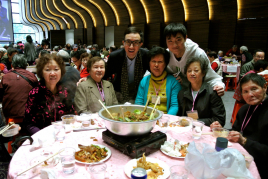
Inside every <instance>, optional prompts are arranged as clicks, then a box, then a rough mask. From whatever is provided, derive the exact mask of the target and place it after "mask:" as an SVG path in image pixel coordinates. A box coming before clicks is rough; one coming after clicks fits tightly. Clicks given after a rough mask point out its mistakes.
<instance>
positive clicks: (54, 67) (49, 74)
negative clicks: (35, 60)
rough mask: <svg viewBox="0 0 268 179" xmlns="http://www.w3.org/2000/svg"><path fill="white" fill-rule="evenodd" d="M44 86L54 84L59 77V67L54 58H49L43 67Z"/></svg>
mask: <svg viewBox="0 0 268 179" xmlns="http://www.w3.org/2000/svg"><path fill="white" fill-rule="evenodd" d="M43 76H44V79H45V83H46V86H50V85H56V84H57V83H58V82H59V81H60V79H61V69H60V66H59V65H58V64H57V62H56V61H55V60H53V59H52V60H50V61H49V62H48V63H47V64H46V65H45V67H44V68H43Z"/></svg>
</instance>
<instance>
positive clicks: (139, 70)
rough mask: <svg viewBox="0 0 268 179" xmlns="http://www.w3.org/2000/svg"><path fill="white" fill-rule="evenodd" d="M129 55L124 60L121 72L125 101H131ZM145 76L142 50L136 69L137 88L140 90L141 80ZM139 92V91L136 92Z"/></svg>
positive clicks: (122, 91) (135, 80)
mask: <svg viewBox="0 0 268 179" xmlns="http://www.w3.org/2000/svg"><path fill="white" fill-rule="evenodd" d="M127 70H128V69H127V57H125V60H124V62H123V66H122V74H121V93H122V96H123V100H124V101H129V90H128V71H127ZM142 78H143V67H142V58H141V53H140V51H139V52H138V54H137V58H136V62H135V69H134V83H135V89H136V90H137V91H138V87H139V84H140V81H141V80H142ZM136 93H137V92H136Z"/></svg>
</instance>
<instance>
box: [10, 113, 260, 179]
mask: <svg viewBox="0 0 268 179" xmlns="http://www.w3.org/2000/svg"><path fill="white" fill-rule="evenodd" d="M165 115H166V114H165ZM168 116H169V117H170V120H176V119H177V116H171V115H168ZM94 120H96V121H99V122H100V125H103V119H100V118H99V117H96V119H94ZM101 122H102V123H101ZM51 129H53V130H54V127H53V126H52V125H51V126H48V127H46V128H44V129H42V130H41V131H39V132H37V133H36V134H34V135H33V138H34V137H36V136H37V135H39V136H42V137H44V136H46V134H47V133H48V132H49V131H50V130H51ZM104 130H105V129H102V130H98V131H96V130H92V131H83V132H70V133H66V136H65V139H64V140H63V141H62V142H60V141H55V142H53V143H52V144H51V145H50V146H49V148H50V149H51V150H52V151H53V152H54V153H55V152H58V151H59V150H60V149H62V148H64V147H74V146H76V145H78V144H81V143H82V144H84V143H88V144H101V145H104V146H107V147H108V148H109V149H110V150H111V152H112V155H111V157H110V158H109V159H108V160H107V161H105V163H106V165H107V170H106V174H105V175H106V178H110V179H117V178H118V179H124V178H128V177H127V176H126V175H125V173H124V165H125V164H126V163H127V162H128V161H130V160H131V158H130V157H129V156H127V155H125V154H123V153H121V152H120V151H119V150H117V149H115V148H113V147H111V146H109V145H108V144H106V143H105V142H104V141H103V140H102V132H103V131H104ZM158 130H160V131H161V130H163V128H160V127H159V126H157V125H156V126H155V128H154V129H153V131H152V132H155V131H158ZM165 132H166V134H167V140H169V139H171V138H173V139H174V138H176V139H178V140H180V141H185V142H191V141H193V139H192V137H191V130H189V131H187V132H182V133H179V132H180V131H178V130H173V129H171V130H166V131H165ZM203 132H210V128H209V127H206V126H205V127H204V128H203ZM91 137H95V138H96V139H97V140H98V141H93V139H91ZM195 142H197V143H208V144H210V145H212V146H213V147H214V146H215V138H214V137H213V136H211V135H202V136H201V138H200V139H199V140H195ZM231 147H232V148H235V149H237V150H239V151H240V152H244V153H247V152H246V151H245V149H244V148H243V147H242V146H240V144H237V143H233V145H232V146H231ZM31 148H32V146H31V145H29V143H28V141H26V142H25V143H24V144H23V145H22V146H21V147H20V148H19V149H18V150H17V152H16V153H15V154H14V156H13V157H12V160H11V162H10V166H9V173H8V178H10V179H13V178H16V176H17V174H18V173H19V172H21V171H23V170H25V169H27V168H28V167H30V164H29V163H30V161H31V160H32V159H33V158H35V157H37V156H40V154H41V151H42V148H40V149H37V150H34V151H30V149H31ZM147 157H152V158H157V159H159V160H162V161H164V162H166V164H167V165H168V166H170V167H171V166H173V165H184V159H175V158H172V157H169V156H167V155H165V154H163V153H162V152H161V151H160V150H159V151H157V152H155V153H152V154H150V155H149V156H147ZM88 166H89V165H85V164H79V163H75V172H74V173H73V174H69V175H66V174H64V173H63V172H62V166H61V164H60V163H58V164H57V165H56V166H55V167H54V168H53V169H54V170H55V171H56V173H57V176H58V178H59V179H60V178H79V179H84V178H88V179H90V178H91V177H90V173H89V172H88ZM249 171H250V172H251V174H252V176H253V177H254V178H256V179H259V178H260V175H259V172H258V170H257V167H256V164H255V162H254V161H253V162H252V163H251V165H250V167H249ZM17 178H40V175H36V176H33V174H32V172H31V170H29V171H28V172H26V173H25V174H23V175H21V176H20V177H17ZM192 178H194V177H193V176H192V175H190V176H189V179H192ZM222 178H226V177H224V176H223V175H221V176H219V177H218V179H222Z"/></svg>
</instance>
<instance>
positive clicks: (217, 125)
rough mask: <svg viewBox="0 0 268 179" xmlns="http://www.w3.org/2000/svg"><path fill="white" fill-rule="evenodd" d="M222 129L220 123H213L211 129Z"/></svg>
mask: <svg viewBox="0 0 268 179" xmlns="http://www.w3.org/2000/svg"><path fill="white" fill-rule="evenodd" d="M216 127H217V128H222V126H221V124H220V123H219V122H218V121H215V122H213V123H212V124H210V129H213V128H216Z"/></svg>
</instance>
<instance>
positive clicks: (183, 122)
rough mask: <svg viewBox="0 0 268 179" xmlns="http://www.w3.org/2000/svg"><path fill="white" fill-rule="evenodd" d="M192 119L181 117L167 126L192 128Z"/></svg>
mask: <svg viewBox="0 0 268 179" xmlns="http://www.w3.org/2000/svg"><path fill="white" fill-rule="evenodd" d="M192 120H193V119H192V118H190V117H186V116H182V117H178V119H176V120H175V121H171V122H170V123H169V125H168V127H171V128H173V127H190V128H191V127H192Z"/></svg>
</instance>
